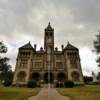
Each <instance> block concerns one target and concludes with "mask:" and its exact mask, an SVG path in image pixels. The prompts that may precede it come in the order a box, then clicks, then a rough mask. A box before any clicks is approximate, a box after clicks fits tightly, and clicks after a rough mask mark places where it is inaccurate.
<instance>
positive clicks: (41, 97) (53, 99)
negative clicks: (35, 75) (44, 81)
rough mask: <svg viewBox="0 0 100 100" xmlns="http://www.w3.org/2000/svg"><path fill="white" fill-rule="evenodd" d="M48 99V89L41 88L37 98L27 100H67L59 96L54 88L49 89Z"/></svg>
mask: <svg viewBox="0 0 100 100" xmlns="http://www.w3.org/2000/svg"><path fill="white" fill-rule="evenodd" d="M49 95H50V96H49V97H48V88H42V89H41V91H40V92H39V94H38V95H37V96H32V97H30V98H29V100H69V98H68V97H65V96H62V95H60V94H59V93H58V92H57V91H56V89H55V88H51V89H50V94H49Z"/></svg>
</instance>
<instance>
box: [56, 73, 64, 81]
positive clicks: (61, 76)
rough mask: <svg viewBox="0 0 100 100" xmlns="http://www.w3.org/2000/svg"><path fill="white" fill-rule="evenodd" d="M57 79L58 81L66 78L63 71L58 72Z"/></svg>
mask: <svg viewBox="0 0 100 100" xmlns="http://www.w3.org/2000/svg"><path fill="white" fill-rule="evenodd" d="M57 80H58V81H60V82H64V81H65V80H66V75H65V74H64V73H58V75H57Z"/></svg>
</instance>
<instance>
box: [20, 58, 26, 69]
mask: <svg viewBox="0 0 100 100" xmlns="http://www.w3.org/2000/svg"><path fill="white" fill-rule="evenodd" d="M26 67H27V60H26V59H23V60H21V64H20V68H26Z"/></svg>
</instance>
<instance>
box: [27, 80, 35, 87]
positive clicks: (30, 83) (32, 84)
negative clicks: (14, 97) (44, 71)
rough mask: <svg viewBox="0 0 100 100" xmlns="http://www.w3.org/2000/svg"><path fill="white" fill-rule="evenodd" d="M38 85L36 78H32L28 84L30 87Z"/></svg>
mask: <svg viewBox="0 0 100 100" xmlns="http://www.w3.org/2000/svg"><path fill="white" fill-rule="evenodd" d="M36 86H37V82H36V80H31V81H29V82H28V84H27V87H29V88H35V87H36Z"/></svg>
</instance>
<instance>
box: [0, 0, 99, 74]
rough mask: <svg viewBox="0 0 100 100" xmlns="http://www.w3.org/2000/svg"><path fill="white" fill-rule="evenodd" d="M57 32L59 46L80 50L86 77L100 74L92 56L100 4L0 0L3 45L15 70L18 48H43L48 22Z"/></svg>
mask: <svg viewBox="0 0 100 100" xmlns="http://www.w3.org/2000/svg"><path fill="white" fill-rule="evenodd" d="M49 21H50V22H51V26H52V27H53V28H54V29H55V46H58V47H59V49H60V48H61V47H60V45H61V44H64V45H66V44H67V41H69V42H70V43H71V44H73V45H75V46H76V47H78V48H79V50H80V57H81V65H82V69H83V74H84V75H91V72H92V71H94V72H95V73H97V72H98V71H99V69H98V67H97V64H96V62H95V59H96V55H95V54H94V53H93V52H92V50H93V40H94V39H95V35H96V34H97V30H99V29H100V0H0V41H3V42H4V43H5V44H6V45H7V47H8V53H7V56H8V57H9V58H10V59H11V60H10V64H11V65H12V68H13V70H14V68H15V63H16V57H17V53H18V47H20V46H22V45H24V44H26V43H27V42H28V41H31V44H32V45H34V44H35V43H36V44H37V46H38V48H40V46H43V37H44V28H45V27H47V25H48V22H49Z"/></svg>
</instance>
